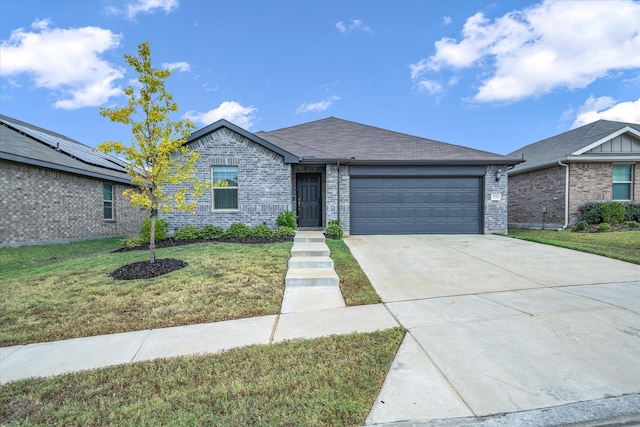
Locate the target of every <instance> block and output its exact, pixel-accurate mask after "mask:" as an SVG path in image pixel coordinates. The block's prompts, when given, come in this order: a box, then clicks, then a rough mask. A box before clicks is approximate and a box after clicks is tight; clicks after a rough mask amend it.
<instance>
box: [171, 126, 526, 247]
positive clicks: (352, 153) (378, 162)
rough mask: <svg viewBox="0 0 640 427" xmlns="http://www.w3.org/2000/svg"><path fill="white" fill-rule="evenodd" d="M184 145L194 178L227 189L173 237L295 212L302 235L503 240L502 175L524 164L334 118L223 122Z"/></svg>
mask: <svg viewBox="0 0 640 427" xmlns="http://www.w3.org/2000/svg"><path fill="white" fill-rule="evenodd" d="M186 144H187V146H188V148H189V149H190V150H195V151H197V152H198V153H199V154H200V155H201V160H200V161H199V164H198V166H197V173H196V174H197V176H198V177H199V178H201V179H206V180H212V181H213V182H214V183H215V182H218V181H224V182H226V183H227V184H228V186H225V187H214V188H213V189H212V190H210V191H208V192H206V193H205V195H204V197H202V198H201V199H200V200H199V202H198V206H197V212H196V214H195V215H194V214H191V213H172V214H168V215H166V216H165V218H166V219H167V221H168V222H169V225H170V228H171V230H175V229H177V228H179V227H182V226H184V225H187V224H192V225H197V226H203V225H206V224H213V225H218V226H222V227H228V226H229V225H230V224H232V223H236V222H241V223H245V224H247V225H249V226H254V225H257V224H263V223H264V224H267V225H269V226H272V227H274V226H275V219H276V217H277V215H278V213H279V212H282V211H285V210H293V211H294V212H295V213H296V214H297V216H298V226H299V227H302V228H309V229H319V230H322V229H323V228H324V227H326V225H327V222H328V221H329V220H334V219H339V220H340V221H341V223H342V226H343V229H344V230H345V233H346V234H352V235H357V234H430V233H431V234H452V233H476V234H481V233H492V232H506V231H507V174H506V170H507V168H509V167H512V166H513V165H516V164H518V163H520V162H521V160H519V159H513V158H509V157H505V156H501V155H498V154H493V153H489V152H485V151H480V150H475V149H472V148H467V147H462V146H458V145H452V144H446V143H443V142H438V141H433V140H430V139H425V138H420V137H417V136H411V135H406V134H403V133H398V132H393V131H389V130H385V129H380V128H377V127H372V126H367V125H364V124H360V123H355V122H352V121H347V120H342V119H338V118H335V117H329V118H326V119H322V120H318V121H313V122H310V123H304V124H301V125H297V126H292V127H287V128H284V129H279V130H274V131H270V132H255V133H251V132H248V131H247V130H244V129H242V128H240V127H238V126H236V125H234V124H232V123H230V122H228V121H226V120H219V121H217V122H215V123H213V124H211V125H209V126H206V127H204V128H202V129H200V130H198V131H196V132H194V133H193V134H192V135H191V137H190V138H189V140H188V141H187V142H186Z"/></svg>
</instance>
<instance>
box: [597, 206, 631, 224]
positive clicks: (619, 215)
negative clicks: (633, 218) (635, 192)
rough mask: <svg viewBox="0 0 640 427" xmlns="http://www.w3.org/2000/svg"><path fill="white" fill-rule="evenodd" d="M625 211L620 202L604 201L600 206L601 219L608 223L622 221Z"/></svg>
mask: <svg viewBox="0 0 640 427" xmlns="http://www.w3.org/2000/svg"><path fill="white" fill-rule="evenodd" d="M625 211H626V209H625V207H624V205H623V204H622V203H620V202H606V203H602V206H601V207H600V214H601V215H602V221H603V222H608V223H609V224H620V223H621V222H622V221H624V215H625Z"/></svg>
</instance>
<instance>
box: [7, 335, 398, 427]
mask: <svg viewBox="0 0 640 427" xmlns="http://www.w3.org/2000/svg"><path fill="white" fill-rule="evenodd" d="M403 336H404V332H403V331H401V330H400V329H389V330H385V331H379V332H373V333H368V334H351V335H342V336H332V337H327V338H319V339H313V340H296V341H289V342H285V343H281V344H273V345H255V346H250V347H244V348H239V349H234V350H230V351H227V352H225V353H221V354H216V355H207V356H196V357H179V358H174V359H159V360H153V361H149V362H141V363H134V364H129V365H121V366H114V367H109V368H104V369H96V370H93V371H86V372H79V373H74V374H68V375H60V376H57V377H54V378H38V379H29V380H23V381H17V382H13V383H9V384H7V385H4V386H3V387H1V388H0V424H1V425H20V426H51V425H57V426H63V425H64V426H86V425H118V426H140V425H181V426H182V425H184V426H221V427H222V426H230V427H231V426H240V425H251V426H257V425H260V426H360V425H364V421H365V418H366V416H367V414H368V413H369V411H370V409H371V406H372V404H373V402H374V400H375V398H376V396H377V394H378V392H379V390H380V387H381V386H382V382H383V381H384V378H385V375H386V373H387V371H388V370H389V367H390V366H391V363H392V361H393V358H394V356H395V354H396V352H397V350H398V348H399V346H400V343H401V341H402V338H403Z"/></svg>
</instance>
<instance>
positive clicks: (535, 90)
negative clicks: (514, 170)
mask: <svg viewBox="0 0 640 427" xmlns="http://www.w3.org/2000/svg"><path fill="white" fill-rule="evenodd" d="M613 4H615V7H612V5H613ZM638 22H640V3H638V2H635V1H632V0H620V1H616V2H615V3H611V2H606V1H588V2H572V1H551V0H547V1H544V2H543V3H539V4H536V5H534V6H531V7H529V8H525V9H523V10H520V11H513V12H510V13H507V14H506V15H504V16H502V17H499V18H496V19H493V20H491V19H488V18H486V17H485V16H484V15H483V14H482V13H476V14H475V15H473V16H471V17H469V18H468V19H467V21H466V22H465V24H464V27H463V29H462V38H461V40H460V41H458V40H455V39H452V38H442V39H440V40H439V41H437V42H436V43H435V53H434V54H433V55H431V56H430V57H429V58H424V59H421V60H420V61H418V62H417V63H415V64H412V65H411V66H410V69H411V78H412V79H413V80H414V83H418V82H419V81H420V80H422V79H426V80H434V78H435V76H434V74H437V73H439V72H441V71H443V70H445V69H450V68H452V69H454V70H460V69H463V68H470V67H478V68H479V69H481V70H482V71H483V72H481V73H478V74H479V75H484V76H486V75H488V77H487V78H486V79H485V80H483V81H482V82H480V88H479V90H478V92H477V93H476V95H475V96H474V98H473V99H474V100H475V101H477V102H491V101H508V102H510V101H517V100H520V99H524V98H527V97H532V96H539V95H543V94H546V93H549V92H551V91H552V90H554V89H557V88H568V89H576V88H584V87H586V86H588V85H590V84H591V83H593V82H594V81H595V80H597V79H598V78H602V77H605V76H607V75H608V74H609V72H611V71H613V70H628V69H634V68H640V55H639V54H638V52H640V36H639V35H638ZM487 71H488V73H487Z"/></svg>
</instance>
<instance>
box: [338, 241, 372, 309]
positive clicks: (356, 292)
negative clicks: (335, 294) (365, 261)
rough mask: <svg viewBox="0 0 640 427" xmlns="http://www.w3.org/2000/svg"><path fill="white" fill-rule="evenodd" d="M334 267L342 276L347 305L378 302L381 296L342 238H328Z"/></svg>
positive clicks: (342, 287)
mask: <svg viewBox="0 0 640 427" xmlns="http://www.w3.org/2000/svg"><path fill="white" fill-rule="evenodd" d="M326 243H327V246H328V247H329V250H330V252H331V258H332V259H333V263H334V268H335V270H336V273H337V274H338V277H339V278H340V290H341V291H342V297H343V298H344V302H345V304H346V305H347V306H353V305H368V304H378V303H379V302H380V297H379V296H378V294H377V293H376V291H375V289H374V288H373V286H372V285H371V282H370V281H369V278H368V277H367V275H366V274H364V271H362V268H360V264H358V261H356V259H355V258H354V257H353V254H352V253H351V251H350V250H349V247H348V246H347V245H346V243H344V241H342V240H334V239H327V240H326Z"/></svg>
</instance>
